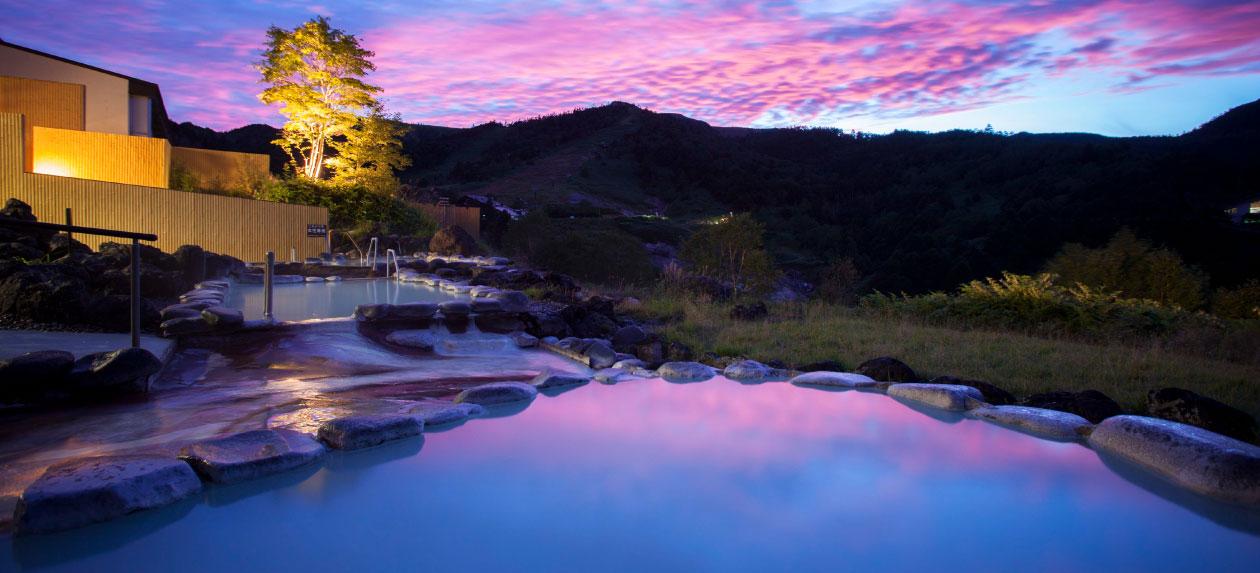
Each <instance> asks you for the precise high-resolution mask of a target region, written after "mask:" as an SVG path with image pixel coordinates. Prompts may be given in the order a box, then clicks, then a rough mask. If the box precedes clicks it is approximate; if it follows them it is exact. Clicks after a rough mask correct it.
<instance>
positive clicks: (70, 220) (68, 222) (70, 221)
mask: <svg viewBox="0 0 1260 573" xmlns="http://www.w3.org/2000/svg"><path fill="white" fill-rule="evenodd" d="M66 226H67V227H73V226H74V218H73V217H72V216H71V215H70V208H69V207H66ZM66 238H68V239H70V240H74V233H71V232H70V229H66Z"/></svg>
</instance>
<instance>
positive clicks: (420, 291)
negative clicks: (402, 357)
mask: <svg viewBox="0 0 1260 573" xmlns="http://www.w3.org/2000/svg"><path fill="white" fill-rule="evenodd" d="M461 298H462V299H467V296H461V295H457V294H455V293H452V292H448V291H443V290H441V289H438V288H435V287H431V286H427V285H423V284H420V283H406V282H400V281H394V280H389V279H350V280H343V281H335V282H316V283H297V284H277V285H275V300H274V301H273V305H274V311H275V317H276V318H277V319H278V320H305V319H308V318H336V317H343V316H350V315H352V314H354V307H356V306H358V305H360V304H376V303H388V304H399V303H406V302H444V301H448V300H458V299H461ZM225 304H226V306H228V307H231V308H239V309H241V310H242V311H244V312H245V318H250V319H254V318H262V315H263V287H262V285H255V284H239V283H238V284H233V285H232V289H231V290H230V291H228V297H227V301H226V302H225Z"/></svg>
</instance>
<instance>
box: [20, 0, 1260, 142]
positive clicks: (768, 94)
mask: <svg viewBox="0 0 1260 573" xmlns="http://www.w3.org/2000/svg"><path fill="white" fill-rule="evenodd" d="M0 14H2V15H3V17H2V18H0V38H3V39H4V40H6V41H9V42H12V43H16V44H20V45H24V46H28V47H31V48H35V49H38V50H43V51H47V52H51V53H54V54H57V55H61V56H65V57H69V58H73V59H77V60H81V61H84V62H88V63H91V64H94V65H98V66H101V67H104V68H108V69H112V70H116V71H119V72H122V73H125V74H129V75H133V76H136V77H140V78H143V79H147V80H150V81H154V82H157V83H159V84H160V85H161V87H162V93H163V96H164V97H165V99H166V105H167V109H168V110H169V112H170V114H171V116H172V118H174V119H176V120H177V121H193V122H195V123H198V124H201V125H206V126H209V127H213V128H216V129H226V128H232V127H237V126H240V125H244V124H247V123H253V122H267V123H272V124H278V123H279V115H278V114H277V113H276V112H275V110H274V109H272V108H267V107H265V106H263V105H261V104H260V103H258V100H257V97H256V94H257V93H258V91H259V85H258V83H257V80H258V73H257V71H256V70H255V69H254V68H253V67H252V64H253V62H255V61H256V60H257V59H258V54H259V50H260V46H261V45H262V42H263V39H264V32H265V30H266V29H267V27H268V26H271V25H273V24H274V25H277V26H282V27H289V28H291V27H294V26H296V25H298V24H299V23H301V22H302V21H304V20H306V19H308V18H310V17H311V16H313V15H315V14H322V15H325V16H329V17H331V18H332V23H333V25H334V26H336V27H339V28H342V29H344V30H346V31H348V32H350V33H353V34H356V35H358V36H359V37H360V38H361V39H362V41H363V44H364V46H365V47H366V48H368V49H370V50H373V51H375V52H376V58H375V59H374V61H375V62H376V65H377V67H378V70H377V72H376V73H375V74H373V75H372V76H371V77H370V81H372V82H374V83H376V84H378V85H380V86H382V87H384V88H385V92H384V97H385V99H386V103H387V105H388V107H389V108H390V109H391V110H392V111H396V112H398V113H401V114H402V116H403V118H404V119H406V120H407V121H411V122H416V123H430V124H440V125H451V126H470V125H475V124H478V123H483V122H486V121H490V120H498V121H513V120H518V119H523V118H528V117H532V116H536V115H540V114H547V113H556V112H562V111H566V110H570V109H573V108H579V107H587V106H592V105H599V104H602V103H606V102H608V101H612V100H622V101H628V102H632V103H636V104H638V105H641V106H643V107H647V108H650V109H653V110H656V111H662V112H677V113H682V114H685V115H688V116H691V117H695V118H697V119H701V120H704V121H707V122H709V123H712V124H715V125H734V126H755V127H768V126H785V125H826V126H834V127H840V128H843V129H857V130H863V131H876V132H886V131H891V130H893V129H898V128H904V129H921V130H941V129H949V128H955V127H960V128H981V127H984V125H985V124H992V125H993V126H994V127H995V128H996V129H999V130H1010V131H1035V132H1049V131H1090V132H1097V133H1104V134H1110V135H1142V134H1175V133H1180V132H1183V131H1186V130H1188V129H1191V128H1193V127H1194V126H1196V125H1198V124H1199V123H1202V122H1203V121H1206V120H1208V119H1210V118H1211V117H1212V116H1214V115H1216V114H1219V113H1221V112H1223V111H1225V110H1226V109H1228V108H1230V107H1232V106H1235V105H1239V104H1242V103H1245V102H1248V101H1251V100H1254V99H1257V98H1260V33H1257V31H1260V2H1257V1H1255V0H1252V1H1231V0H1175V1H1143V0H1040V1H1035V2H1004V1H999V0H952V1H951V0H944V1H932V0H902V1H899V2H866V1H853V0H800V1H790V0H779V1H770V2H743V1H737V0H730V1H715V2H688V1H655V2H630V1H622V0H615V1H612V2H587V1H583V0H530V1H527V2H512V1H508V2H489V1H481V0H457V1H447V0H436V1H415V2H399V1H384V2H332V1H329V2H323V3H320V2H318V1H317V2H295V1H289V0H274V1H263V0H252V1H251V0H218V1H213V2H165V1H160V0H147V1H145V0H131V1H117V2H110V1H90V0H87V1H69V0H38V1H25V0H0Z"/></svg>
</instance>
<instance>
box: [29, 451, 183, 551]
mask: <svg viewBox="0 0 1260 573" xmlns="http://www.w3.org/2000/svg"><path fill="white" fill-rule="evenodd" d="M199 491H201V480H199V479H197V474H196V473H194V472H193V469H192V468H191V467H189V466H188V464H186V463H184V462H182V461H180V460H177V459H175V458H168V457H164V456H154V455H133V456H111V457H99V458H86V459H81V460H72V461H68V462H63V463H60V464H57V465H54V466H52V467H50V468H48V469H47V470H45V471H44V474H43V475H41V476H40V477H39V478H38V479H36V480H35V481H34V482H33V483H31V485H29V486H27V487H26V490H25V491H23V492H22V497H21V498H20V499H18V504H17V510H16V511H15V512H14V522H15V523H16V527H17V531H18V532H19V533H47V532H52V531H62V530H66V529H73V528H75V527H82V526H84V525H88V524H91V523H96V522H99V521H105V520H109V519H113V518H116V517H121V516H123V515H126V514H128V513H133V512H136V511H140V510H143V509H151V508H155V507H161V506H164V505H168V504H171V503H174V502H176V501H179V500H181V499H184V498H186V497H188V496H191V495H193V494H195V493H197V492H199Z"/></svg>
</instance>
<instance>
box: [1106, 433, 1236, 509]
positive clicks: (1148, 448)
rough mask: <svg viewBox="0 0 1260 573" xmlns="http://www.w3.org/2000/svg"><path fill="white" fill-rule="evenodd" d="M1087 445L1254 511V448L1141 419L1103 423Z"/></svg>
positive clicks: (1197, 490) (1192, 489)
mask: <svg viewBox="0 0 1260 573" xmlns="http://www.w3.org/2000/svg"><path fill="white" fill-rule="evenodd" d="M1089 445H1090V446H1091V447H1093V448H1094V449H1095V450H1097V451H1098V452H1100V453H1104V454H1110V455H1114V456H1117V457H1120V458H1123V459H1126V460H1129V461H1131V462H1133V463H1135V464H1137V465H1139V466H1142V467H1143V468H1146V469H1147V470H1150V471H1152V472H1155V473H1156V474H1159V475H1160V476H1163V477H1164V478H1165V479H1168V480H1169V481H1171V482H1173V483H1175V484H1177V485H1179V486H1181V487H1184V488H1186V489H1189V490H1191V491H1194V492H1197V493H1200V494H1203V495H1207V496H1210V497H1214V498H1217V499H1220V500H1224V501H1228V502H1231V503H1241V504H1245V505H1250V506H1257V507H1260V447H1257V446H1253V445H1251V444H1247V443H1244V442H1240V441H1238V440H1235V439H1233V438H1229V437H1226V436H1222V435H1220V434H1215V433H1212V432H1209V431H1207V430H1204V429H1202V428H1196V427H1194V426H1188V425H1186V424H1178V423H1177V422H1170V421H1168V420H1159V419H1156V418H1147V417H1143V416H1112V417H1110V418H1107V419H1106V420H1103V421H1102V422H1101V423H1099V424H1098V426H1097V427H1095V428H1094V431H1093V433H1091V434H1090V436H1089Z"/></svg>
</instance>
